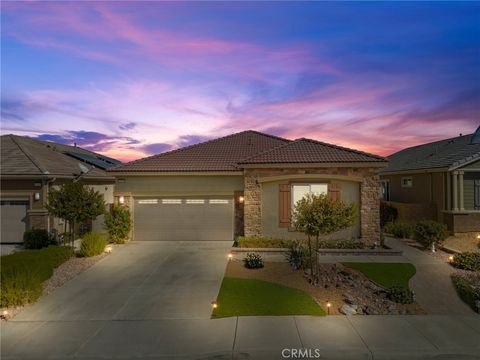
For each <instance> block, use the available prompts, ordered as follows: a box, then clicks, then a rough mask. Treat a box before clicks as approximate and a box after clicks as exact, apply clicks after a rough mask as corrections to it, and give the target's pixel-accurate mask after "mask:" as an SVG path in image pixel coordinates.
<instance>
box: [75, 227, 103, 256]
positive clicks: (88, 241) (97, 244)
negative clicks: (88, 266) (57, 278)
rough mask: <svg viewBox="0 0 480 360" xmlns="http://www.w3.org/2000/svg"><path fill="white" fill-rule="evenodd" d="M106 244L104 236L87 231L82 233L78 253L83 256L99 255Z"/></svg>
mask: <svg viewBox="0 0 480 360" xmlns="http://www.w3.org/2000/svg"><path fill="white" fill-rule="evenodd" d="M105 246H107V240H106V239H105V237H104V236H103V235H102V234H100V233H96V232H89V233H86V234H85V235H83V237H82V243H81V245H80V255H81V256H85V257H90V256H95V255H100V254H102V253H103V251H104V250H105Z"/></svg>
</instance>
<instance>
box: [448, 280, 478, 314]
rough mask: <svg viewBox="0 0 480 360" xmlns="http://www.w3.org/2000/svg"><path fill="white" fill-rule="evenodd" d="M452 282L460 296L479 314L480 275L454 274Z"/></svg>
mask: <svg viewBox="0 0 480 360" xmlns="http://www.w3.org/2000/svg"><path fill="white" fill-rule="evenodd" d="M452 282H453V285H454V286H455V289H457V293H458V296H460V298H461V299H462V300H463V301H464V302H465V303H466V304H468V305H469V306H470V307H471V308H472V309H473V310H474V311H477V312H479V311H480V309H479V308H478V307H477V302H478V301H480V273H470V274H461V273H458V274H452Z"/></svg>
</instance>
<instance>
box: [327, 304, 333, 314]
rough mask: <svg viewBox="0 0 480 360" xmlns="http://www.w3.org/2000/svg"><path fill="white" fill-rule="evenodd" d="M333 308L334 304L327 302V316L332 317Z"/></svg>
mask: <svg viewBox="0 0 480 360" xmlns="http://www.w3.org/2000/svg"><path fill="white" fill-rule="evenodd" d="M331 307H332V303H331V302H330V301H327V315H330V308H331Z"/></svg>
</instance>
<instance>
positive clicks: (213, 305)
mask: <svg viewBox="0 0 480 360" xmlns="http://www.w3.org/2000/svg"><path fill="white" fill-rule="evenodd" d="M217 307H218V304H217V302H216V301H212V308H213V309H216V308H217Z"/></svg>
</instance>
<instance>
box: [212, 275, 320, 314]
mask: <svg viewBox="0 0 480 360" xmlns="http://www.w3.org/2000/svg"><path fill="white" fill-rule="evenodd" d="M217 305H218V307H217V308H216V309H214V310H213V313H212V318H220V317H229V316H262V315H265V316H267V315H273V316H275V315H317V316H322V315H325V311H323V309H322V308H321V307H320V306H319V305H318V304H317V303H316V302H315V300H314V299H313V298H312V297H311V296H310V295H308V294H307V293H305V292H303V291H301V290H297V289H292V288H289V287H286V286H282V285H278V284H274V283H271V282H267V281H261V280H255V279H240V278H233V277H225V278H224V279H223V282H222V287H221V288H220V293H219V294H218V298H217Z"/></svg>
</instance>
